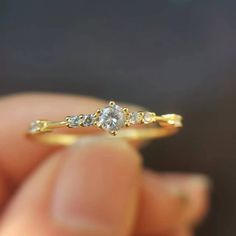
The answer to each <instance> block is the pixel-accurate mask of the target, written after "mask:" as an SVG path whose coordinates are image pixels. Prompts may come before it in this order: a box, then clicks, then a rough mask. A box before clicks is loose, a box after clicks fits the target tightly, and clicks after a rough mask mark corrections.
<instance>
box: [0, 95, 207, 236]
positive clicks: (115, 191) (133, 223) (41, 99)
mask: <svg viewBox="0 0 236 236" xmlns="http://www.w3.org/2000/svg"><path fill="white" fill-rule="evenodd" d="M104 104H105V102H104V101H102V100H98V99H93V98H88V97H82V96H79V97H78V96H68V95H67V96H66V95H55V94H25V95H24V94H23V95H14V96H8V97H3V98H1V99H0V114H1V122H2V124H4V125H2V127H1V132H0V163H1V166H0V207H1V209H2V217H1V222H0V236H16V235H17V236H18V235H20V236H77V235H78V236H131V235H132V236H149V235H150V236H151V235H152V236H190V235H192V233H193V226H195V225H196V224H197V223H198V222H199V221H201V220H202V218H203V217H204V215H205V214H206V211H207V208H208V188H209V181H208V179H207V178H206V177H204V176H201V175H191V174H188V175H187V174H174V173H155V172H152V171H150V170H147V169H145V168H143V166H142V157H141V156H140V153H139V151H138V148H137V147H134V146H133V145H130V144H128V143H126V142H125V141H119V140H117V139H116V140H112V141H108V140H99V141H95V140H91V141H86V142H82V141H78V143H77V144H75V145H73V146H71V147H69V148H66V149H56V148H52V147H48V146H45V145H42V144H38V143H33V142H31V141H29V140H27V139H26V138H25V136H24V133H25V131H26V129H27V126H28V124H29V122H30V121H31V120H35V119H37V118H40V117H41V118H45V117H46V118H49V119H54V120H55V119H58V118H61V117H64V116H66V115H68V114H74V113H75V112H81V113H89V112H93V111H94V110H95V109H96V108H97V107H102V106H103V105H104ZM77 131H78V130H77ZM83 132H93V130H92V129H84V131H83ZM153 158H156V157H153Z"/></svg>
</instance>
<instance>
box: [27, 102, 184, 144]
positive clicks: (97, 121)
mask: <svg viewBox="0 0 236 236" xmlns="http://www.w3.org/2000/svg"><path fill="white" fill-rule="evenodd" d="M143 125H146V127H145V128H143V127H142V126H143ZM131 126H133V127H131ZM139 126H140V127H139ZM82 127H96V128H99V129H102V130H104V131H106V132H99V133H93V134H73V133H71V134H65V133H58V132H52V131H53V130H55V129H57V128H82ZM181 127H182V117H181V116H180V115H176V114H166V115H157V114H156V113H155V112H150V111H129V109H128V108H126V107H125V108H122V107H121V106H118V105H117V104H116V103H115V102H114V101H110V102H109V105H108V106H106V107H104V108H101V109H98V110H97V111H96V112H95V113H92V114H79V115H73V116H67V117H65V119H64V120H62V121H49V120H36V121H33V122H31V124H30V127H29V129H28V131H27V136H28V137H30V138H36V139H37V140H39V141H41V142H44V143H47V144H53V145H71V144H73V143H75V142H76V141H77V140H78V139H79V138H82V137H85V136H86V137H90V136H93V137H94V135H95V134H96V135H98V137H100V136H101V137H102V136H106V137H108V138H114V137H115V138H125V139H128V140H144V139H153V138H161V137H165V136H169V135H173V134H175V133H176V132H177V131H178V130H179V128H181ZM110 134H111V135H110Z"/></svg>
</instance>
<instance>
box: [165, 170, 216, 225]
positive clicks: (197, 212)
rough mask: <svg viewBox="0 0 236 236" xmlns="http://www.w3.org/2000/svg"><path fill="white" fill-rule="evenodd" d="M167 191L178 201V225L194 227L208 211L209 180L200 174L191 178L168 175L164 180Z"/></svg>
mask: <svg viewBox="0 0 236 236" xmlns="http://www.w3.org/2000/svg"><path fill="white" fill-rule="evenodd" d="M164 178H166V177H164ZM166 181H167V185H166V187H167V188H168V191H169V192H170V194H171V195H173V196H175V197H176V198H177V199H178V200H179V211H180V212H181V217H179V223H178V224H182V225H184V226H190V225H191V226H192V225H196V224H197V223H198V222H199V221H200V220H202V219H203V218H204V217H205V215H206V212H207V210H208V204H209V190H210V189H211V188H212V183H211V181H210V179H209V178H208V177H207V176H205V175H202V174H196V175H192V176H189V175H188V176H185V175H170V176H168V177H167V178H166Z"/></svg>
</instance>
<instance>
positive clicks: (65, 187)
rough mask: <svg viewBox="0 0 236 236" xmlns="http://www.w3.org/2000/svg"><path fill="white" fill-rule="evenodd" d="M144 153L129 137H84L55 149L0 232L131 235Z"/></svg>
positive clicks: (14, 203)
mask: <svg viewBox="0 0 236 236" xmlns="http://www.w3.org/2000/svg"><path fill="white" fill-rule="evenodd" d="M140 159H141V158H140V156H139V154H138V153H137V152H136V150H135V149H133V148H132V147H131V146H129V145H128V144H127V143H125V142H124V141H118V140H116V141H115V142H113V141H108V140H104V141H99V142H97V141H86V142H85V141H83V142H80V143H79V144H77V145H74V146H73V147H71V148H70V149H67V150H64V151H62V152H59V153H57V154H54V156H52V157H51V158H49V159H48V160H47V161H46V162H45V164H44V165H43V166H42V167H40V168H39V169H38V170H37V171H36V172H35V173H34V174H33V175H32V176H31V177H30V178H29V180H28V181H27V182H26V183H25V184H24V185H23V186H22V188H21V189H20V190H19V192H18V194H17V195H16V197H15V198H14V199H13V201H12V203H11V204H10V207H9V208H8V209H7V210H6V213H5V214H4V216H3V221H2V223H1V224H2V225H1V228H0V236H1V235H8V236H13V235H15V233H16V232H17V234H18V235H33V236H34V235H45V236H49V235H50V236H54V235H55V236H58V235H63V236H72V235H73V236H74V235H83V236H90V235H91V236H92V235H93V236H96V235H102V236H106V235H114V236H116V235H117V236H118V235H129V234H130V233H131V231H132V227H133V223H134V221H135V213H136V205H137V198H138V197H137V195H138V187H139V175H140V169H141V164H140V163H141V161H140Z"/></svg>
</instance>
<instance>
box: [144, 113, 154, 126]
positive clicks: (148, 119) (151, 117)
mask: <svg viewBox="0 0 236 236" xmlns="http://www.w3.org/2000/svg"><path fill="white" fill-rule="evenodd" d="M154 117H155V114H154V113H152V112H145V113H144V116H143V122H144V123H145V124H149V123H152V122H153V121H154Z"/></svg>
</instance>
